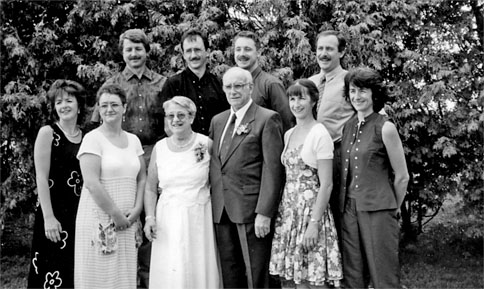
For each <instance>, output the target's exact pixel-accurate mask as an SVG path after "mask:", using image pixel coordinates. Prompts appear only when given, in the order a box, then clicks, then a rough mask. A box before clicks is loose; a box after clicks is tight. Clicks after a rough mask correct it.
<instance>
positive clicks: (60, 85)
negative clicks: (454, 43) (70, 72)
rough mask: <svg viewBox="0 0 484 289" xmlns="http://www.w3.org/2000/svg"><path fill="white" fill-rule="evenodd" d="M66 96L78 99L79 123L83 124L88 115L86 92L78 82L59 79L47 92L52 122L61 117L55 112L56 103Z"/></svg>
mask: <svg viewBox="0 0 484 289" xmlns="http://www.w3.org/2000/svg"><path fill="white" fill-rule="evenodd" d="M64 94H68V95H71V96H73V97H75V98H76V101H77V106H78V108H79V115H78V117H77V123H78V124H81V123H82V120H83V118H84V116H85V113H86V90H85V89H84V87H83V86H82V85H80V84H79V83H78V82H75V81H73V80H68V79H57V80H56V81H54V83H52V85H51V86H50V88H49V91H48V92H47V100H48V101H49V104H50V108H51V109H50V120H51V121H57V120H58V119H59V116H58V115H57V112H56V110H55V101H56V99H57V98H59V97H63V96H64Z"/></svg>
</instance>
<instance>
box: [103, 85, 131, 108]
mask: <svg viewBox="0 0 484 289" xmlns="http://www.w3.org/2000/svg"><path fill="white" fill-rule="evenodd" d="M103 93H109V94H115V95H117V96H119V98H120V99H121V103H122V104H123V105H124V104H126V91H124V89H123V88H122V87H121V86H119V85H118V84H114V83H112V84H106V85H103V86H101V88H99V90H98V91H97V93H96V103H97V104H98V105H99V99H100V98H101V95H103Z"/></svg>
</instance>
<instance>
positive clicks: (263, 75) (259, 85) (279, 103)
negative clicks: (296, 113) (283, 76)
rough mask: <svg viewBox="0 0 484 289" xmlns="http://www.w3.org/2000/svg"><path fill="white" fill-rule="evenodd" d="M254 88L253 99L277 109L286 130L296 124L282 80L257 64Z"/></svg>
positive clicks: (269, 107)
mask: <svg viewBox="0 0 484 289" xmlns="http://www.w3.org/2000/svg"><path fill="white" fill-rule="evenodd" d="M252 79H253V81H254V88H253V90H252V100H253V101H254V102H255V103H256V104H258V105H260V106H262V107H265V108H267V109H270V110H274V111H277V112H278V113H279V114H280V115H281V118H282V125H283V129H284V132H285V131H287V130H288V129H290V128H291V127H293V126H294V123H295V121H294V117H293V115H292V113H291V110H290V109H289V100H288V98H287V96H286V90H285V89H284V85H282V82H281V81H280V80H279V79H277V78H276V77H274V76H273V75H271V74H269V73H267V72H265V71H262V69H261V68H260V66H257V68H256V69H254V71H252Z"/></svg>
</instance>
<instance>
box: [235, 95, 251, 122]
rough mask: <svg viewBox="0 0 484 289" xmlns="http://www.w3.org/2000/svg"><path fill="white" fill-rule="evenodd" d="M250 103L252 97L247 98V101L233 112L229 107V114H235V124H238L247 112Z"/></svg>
mask: <svg viewBox="0 0 484 289" xmlns="http://www.w3.org/2000/svg"><path fill="white" fill-rule="evenodd" d="M251 104H252V99H249V102H247V103H246V104H245V105H244V106H242V107H241V108H240V109H239V110H237V111H235V112H234V110H233V109H232V108H230V116H232V114H234V113H235V116H237V119H236V120H235V123H236V124H239V123H240V122H241V121H242V119H243V118H244V116H245V113H246V112H247V110H248V109H249V107H250V105H251Z"/></svg>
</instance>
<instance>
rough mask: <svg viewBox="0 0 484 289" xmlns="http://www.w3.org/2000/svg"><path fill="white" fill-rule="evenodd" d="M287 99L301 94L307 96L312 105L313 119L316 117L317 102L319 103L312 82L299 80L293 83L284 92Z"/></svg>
mask: <svg viewBox="0 0 484 289" xmlns="http://www.w3.org/2000/svg"><path fill="white" fill-rule="evenodd" d="M286 94H287V97H291V96H302V95H303V94H307V95H309V98H310V99H311V101H312V102H313V103H314V106H313V109H312V113H313V117H314V119H316V118H317V116H318V109H317V107H318V101H319V91H318V87H317V86H316V84H314V82H312V81H311V80H309V79H306V78H301V79H298V80H296V81H294V82H293V83H292V84H291V85H290V86H289V87H288V88H287V91H286Z"/></svg>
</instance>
